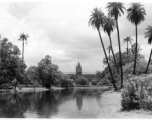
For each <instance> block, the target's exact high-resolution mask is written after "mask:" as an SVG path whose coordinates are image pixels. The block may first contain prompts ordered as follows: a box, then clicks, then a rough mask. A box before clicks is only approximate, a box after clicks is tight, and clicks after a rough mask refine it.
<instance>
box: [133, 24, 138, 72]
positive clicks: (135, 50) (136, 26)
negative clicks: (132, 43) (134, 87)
mask: <svg viewBox="0 0 152 120" xmlns="http://www.w3.org/2000/svg"><path fill="white" fill-rule="evenodd" d="M135 28H136V49H135V62H134V71H133V74H134V75H135V74H136V62H137V42H138V41H137V25H135Z"/></svg>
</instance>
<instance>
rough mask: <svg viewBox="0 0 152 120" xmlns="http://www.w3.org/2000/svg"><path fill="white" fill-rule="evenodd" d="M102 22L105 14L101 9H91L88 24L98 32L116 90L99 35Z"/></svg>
mask: <svg viewBox="0 0 152 120" xmlns="http://www.w3.org/2000/svg"><path fill="white" fill-rule="evenodd" d="M104 22H105V15H104V13H103V12H102V11H101V9H98V8H95V9H93V11H92V14H91V18H90V20H89V25H91V26H92V27H93V28H96V29H97V31H98V33H99V37H100V41H101V45H102V48H103V51H104V54H105V58H106V61H107V64H108V68H109V72H110V75H111V78H112V84H113V86H114V88H115V90H117V86H116V84H115V80H114V78H113V75H112V70H111V68H110V65H109V62H108V57H107V54H106V50H105V47H104V44H103V40H102V37H101V33H100V28H101V27H103V24H104Z"/></svg>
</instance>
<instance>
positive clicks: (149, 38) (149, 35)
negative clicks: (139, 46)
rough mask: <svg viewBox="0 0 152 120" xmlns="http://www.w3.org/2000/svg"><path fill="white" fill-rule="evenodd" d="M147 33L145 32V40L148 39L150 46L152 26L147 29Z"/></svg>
mask: <svg viewBox="0 0 152 120" xmlns="http://www.w3.org/2000/svg"><path fill="white" fill-rule="evenodd" d="M146 30H147V31H146V32H145V34H144V35H145V36H144V37H145V38H148V44H151V43H152V26H148V27H147V28H146Z"/></svg>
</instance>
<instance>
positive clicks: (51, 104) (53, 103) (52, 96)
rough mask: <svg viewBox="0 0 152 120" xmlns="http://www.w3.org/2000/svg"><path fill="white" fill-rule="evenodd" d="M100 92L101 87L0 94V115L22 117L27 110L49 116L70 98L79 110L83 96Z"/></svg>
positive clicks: (44, 116) (41, 115)
mask: <svg viewBox="0 0 152 120" xmlns="http://www.w3.org/2000/svg"><path fill="white" fill-rule="evenodd" d="M102 92H103V90H101V89H98V90H97V89H64V90H50V91H44V92H25V93H16V94H0V117H3V118H5V117H7V118H9V117H10V118H14V117H15V118H18V117H19V118H23V117H26V116H25V115H24V113H25V112H27V111H29V112H30V113H32V112H36V114H37V115H38V116H39V117H42V118H49V117H51V116H52V115H53V114H56V113H58V112H59V106H60V105H61V104H63V103H64V102H67V101H69V100H70V99H76V104H77V107H78V109H79V110H81V108H82V107H83V98H84V97H88V98H89V97H92V96H94V95H98V94H102ZM34 114H35V113H34ZM29 117H30V116H29Z"/></svg>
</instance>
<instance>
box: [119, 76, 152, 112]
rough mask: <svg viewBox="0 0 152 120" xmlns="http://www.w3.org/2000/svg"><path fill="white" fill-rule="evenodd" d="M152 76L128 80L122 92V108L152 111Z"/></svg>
mask: <svg viewBox="0 0 152 120" xmlns="http://www.w3.org/2000/svg"><path fill="white" fill-rule="evenodd" d="M151 79H152V76H147V75H143V76H139V77H137V76H135V77H131V78H129V79H127V81H126V82H125V85H124V89H123V90H122V94H121V95H122V101H121V104H122V107H123V109H124V110H126V109H127V110H129V109H140V108H143V109H150V110H152V96H151V92H152V81H151Z"/></svg>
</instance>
